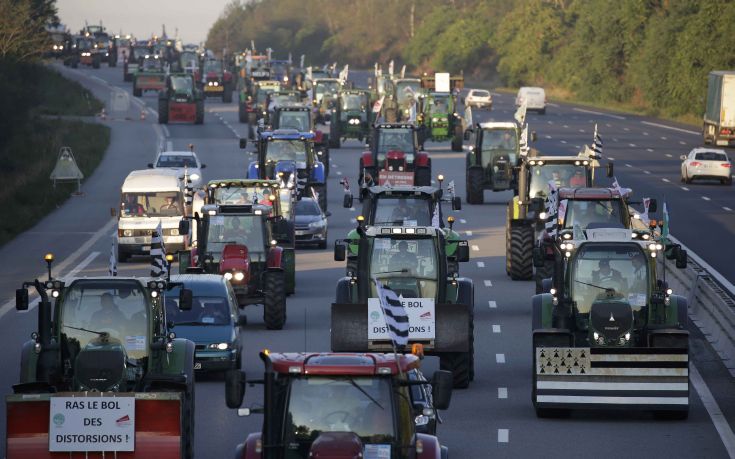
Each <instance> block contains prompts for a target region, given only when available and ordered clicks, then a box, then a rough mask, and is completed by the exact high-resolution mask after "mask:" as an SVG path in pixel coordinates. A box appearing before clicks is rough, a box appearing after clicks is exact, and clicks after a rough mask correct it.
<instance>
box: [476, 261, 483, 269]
mask: <svg viewBox="0 0 735 459" xmlns="http://www.w3.org/2000/svg"><path fill="white" fill-rule="evenodd" d="M477 267H478V268H484V267H485V262H484V261H478V262H477Z"/></svg>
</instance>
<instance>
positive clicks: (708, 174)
mask: <svg viewBox="0 0 735 459" xmlns="http://www.w3.org/2000/svg"><path fill="white" fill-rule="evenodd" d="M681 161H682V163H681V181H682V182H684V183H692V180H695V179H710V180H719V181H720V183H722V184H723V185H732V164H731V163H730V159H729V158H728V157H727V153H725V150H721V149H714V148H695V149H693V150H692V151H691V152H689V154H688V155H681Z"/></svg>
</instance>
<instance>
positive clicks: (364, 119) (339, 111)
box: [329, 89, 372, 148]
mask: <svg viewBox="0 0 735 459" xmlns="http://www.w3.org/2000/svg"><path fill="white" fill-rule="evenodd" d="M371 115H372V112H371V111H370V93H369V92H368V91H365V90H360V89H343V90H342V91H340V92H339V95H338V96H337V104H336V106H335V108H334V116H333V117H332V120H331V121H330V123H329V146H330V147H331V148H339V147H340V145H341V142H342V140H343V139H357V140H359V141H360V142H362V141H363V139H367V137H368V135H369V134H370V125H371Z"/></svg>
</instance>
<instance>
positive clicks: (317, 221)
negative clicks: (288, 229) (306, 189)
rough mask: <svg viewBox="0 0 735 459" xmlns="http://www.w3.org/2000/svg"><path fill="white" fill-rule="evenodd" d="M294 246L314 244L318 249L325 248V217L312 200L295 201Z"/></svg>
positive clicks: (317, 204) (316, 203)
mask: <svg viewBox="0 0 735 459" xmlns="http://www.w3.org/2000/svg"><path fill="white" fill-rule="evenodd" d="M295 212H296V221H295V223H294V229H295V231H296V244H298V245H307V244H316V245H317V246H318V247H319V248H320V249H326V248H327V217H328V216H329V215H330V214H329V212H327V213H326V214H325V213H324V212H322V209H321V208H320V207H319V203H318V202H317V201H316V200H315V199H313V198H301V200H299V201H296V207H295Z"/></svg>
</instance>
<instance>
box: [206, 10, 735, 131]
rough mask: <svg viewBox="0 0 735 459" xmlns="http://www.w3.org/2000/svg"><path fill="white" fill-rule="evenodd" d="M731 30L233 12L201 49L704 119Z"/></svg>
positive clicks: (577, 13) (695, 15) (508, 14)
mask: <svg viewBox="0 0 735 459" xmlns="http://www.w3.org/2000/svg"><path fill="white" fill-rule="evenodd" d="M732 24H735V2H733V1H732V0H516V1H513V2H508V1H507V0H251V1H247V2H242V1H239V0H235V1H233V2H232V3H230V4H229V5H228V6H227V7H226V8H225V10H224V12H223V13H222V15H221V17H220V18H219V19H218V20H217V21H216V22H215V23H214V25H213V26H212V27H211V29H210V31H209V35H208V38H207V45H208V46H209V47H210V48H212V49H214V50H216V51H220V50H222V49H224V48H227V49H228V50H240V49H244V48H247V47H249V46H250V43H251V40H252V41H254V42H255V45H256V48H257V49H260V50H262V49H263V48H266V47H270V48H272V49H273V50H274V53H275V54H276V55H277V56H278V57H281V56H283V57H285V55H286V54H287V53H288V52H291V53H293V55H294V60H295V61H297V60H298V56H299V55H300V54H306V55H307V62H309V63H312V64H323V63H327V62H333V61H337V62H340V63H350V64H351V65H352V66H353V67H364V68H367V67H371V66H372V65H373V63H374V62H376V61H377V62H387V61H388V60H390V59H395V60H396V61H397V63H405V64H407V65H408V66H409V69H411V70H412V71H414V72H419V71H450V72H454V73H457V72H460V71H464V73H465V75H467V76H471V77H473V78H477V79H485V80H489V81H491V82H493V84H498V85H503V86H521V85H541V86H544V87H546V88H547V89H550V90H552V92H555V93H557V94H569V95H571V96H572V97H574V98H576V99H579V100H584V101H589V102H592V103H598V104H606V103H623V104H627V105H632V106H634V107H638V108H640V109H642V110H644V111H646V112H649V113H656V114H661V115H665V116H672V117H677V116H690V117H691V116H696V117H700V116H701V115H702V113H703V109H704V108H703V107H704V96H705V92H706V76H707V73H709V72H710V71H711V70H727V69H733V68H735V41H734V40H732V39H731V36H732V34H731V32H732V30H733V29H732V27H733V26H732ZM397 68H400V67H397Z"/></svg>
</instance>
